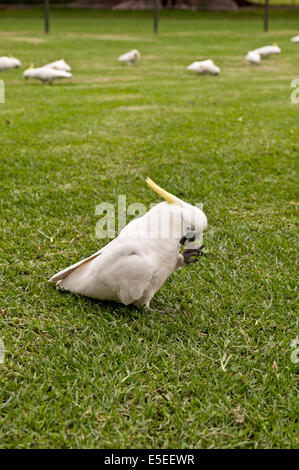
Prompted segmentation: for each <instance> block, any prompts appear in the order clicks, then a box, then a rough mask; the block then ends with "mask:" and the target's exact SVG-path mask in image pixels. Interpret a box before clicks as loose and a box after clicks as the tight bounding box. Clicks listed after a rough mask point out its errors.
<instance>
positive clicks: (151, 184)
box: [146, 178, 176, 204]
mask: <svg viewBox="0 0 299 470" xmlns="http://www.w3.org/2000/svg"><path fill="white" fill-rule="evenodd" d="M146 182H147V184H148V185H149V187H150V188H152V189H153V190H154V191H155V192H156V193H158V194H159V196H161V197H163V199H165V201H167V202H168V203H169V204H175V203H176V197H175V196H174V195H173V194H170V193H168V192H167V191H165V189H162V188H160V186H158V185H157V184H156V183H154V182H153V181H152V180H151V179H150V178H146Z"/></svg>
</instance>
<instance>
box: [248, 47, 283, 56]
mask: <svg viewBox="0 0 299 470" xmlns="http://www.w3.org/2000/svg"><path fill="white" fill-rule="evenodd" d="M253 52H257V53H258V54H259V55H260V56H261V58H262V59H265V58H266V57H269V56H270V55H272V54H280V53H281V49H280V47H278V46H277V44H273V46H263V47H259V48H258V49H255V50H254V51H253Z"/></svg>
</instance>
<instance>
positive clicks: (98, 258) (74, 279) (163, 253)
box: [50, 198, 207, 306]
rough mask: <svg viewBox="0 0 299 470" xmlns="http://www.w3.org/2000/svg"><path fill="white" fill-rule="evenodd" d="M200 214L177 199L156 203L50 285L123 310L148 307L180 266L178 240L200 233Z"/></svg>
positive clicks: (204, 221)
mask: <svg viewBox="0 0 299 470" xmlns="http://www.w3.org/2000/svg"><path fill="white" fill-rule="evenodd" d="M206 226H207V219H206V216H205V214H204V213H203V212H202V211H201V210H200V209H199V208H197V207H194V206H191V205H189V204H187V203H185V202H184V201H181V200H180V199H178V198H175V203H173V204H170V203H168V202H162V203H160V204H157V205H156V206H154V207H153V208H152V209H151V210H150V211H148V212H147V213H146V214H145V215H143V216H142V217H140V218H138V219H135V220H133V221H132V222H130V223H129V224H128V225H127V226H126V227H125V228H124V229H123V230H122V231H121V232H120V234H119V236H118V237H117V238H115V239H114V240H112V241H111V242H110V243H108V244H107V245H106V246H104V247H103V248H102V249H101V250H99V251H98V252H96V253H94V254H93V255H92V256H90V257H89V258H86V259H84V260H82V261H79V262H78V263H76V264H74V265H72V266H69V267H68V268H66V269H64V270H63V271H60V272H59V273H58V274H56V275H54V276H53V277H52V278H51V279H50V282H53V283H55V284H58V285H59V286H60V287H61V288H63V289H65V290H69V291H71V292H74V293H80V294H83V295H86V296H88V297H93V298H96V299H101V300H113V301H117V302H121V303H123V304H125V305H128V304H131V303H134V304H135V305H138V306H143V305H145V306H149V302H150V300H151V299H152V297H153V296H154V294H155V293H156V292H157V291H158V290H159V289H160V287H161V286H162V284H163V283H164V282H165V280H166V279H167V278H168V277H169V276H170V275H171V273H172V272H173V271H174V270H175V269H177V268H178V267H181V266H183V265H184V263H182V256H181V255H180V254H179V246H180V240H181V238H182V237H183V236H184V235H185V234H186V233H187V232H188V231H189V230H190V227H191V228H192V229H194V230H195V231H196V232H197V233H202V232H203V230H204V229H205V228H206Z"/></svg>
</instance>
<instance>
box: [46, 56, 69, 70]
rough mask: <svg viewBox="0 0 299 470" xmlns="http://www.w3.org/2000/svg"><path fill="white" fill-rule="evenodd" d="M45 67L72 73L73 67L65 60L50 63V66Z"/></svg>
mask: <svg viewBox="0 0 299 470" xmlns="http://www.w3.org/2000/svg"><path fill="white" fill-rule="evenodd" d="M44 67H50V68H52V69H56V70H64V71H65V72H70V71H71V67H70V66H69V65H68V64H67V63H66V62H65V60H64V59H60V60H56V61H55V62H50V64H46V65H44Z"/></svg>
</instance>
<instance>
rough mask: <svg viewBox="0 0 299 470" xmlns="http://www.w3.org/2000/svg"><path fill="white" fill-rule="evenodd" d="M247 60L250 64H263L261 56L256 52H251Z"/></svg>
mask: <svg viewBox="0 0 299 470" xmlns="http://www.w3.org/2000/svg"><path fill="white" fill-rule="evenodd" d="M245 58H246V60H247V62H249V63H250V64H260V63H261V56H260V54H259V53H258V52H256V51H249V52H248V54H247V56H246V57H245Z"/></svg>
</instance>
